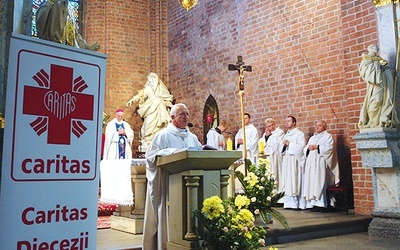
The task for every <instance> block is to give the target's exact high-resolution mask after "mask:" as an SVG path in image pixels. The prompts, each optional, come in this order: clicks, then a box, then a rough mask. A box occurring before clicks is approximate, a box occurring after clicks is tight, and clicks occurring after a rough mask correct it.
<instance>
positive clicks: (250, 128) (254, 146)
mask: <svg viewBox="0 0 400 250" xmlns="http://www.w3.org/2000/svg"><path fill="white" fill-rule="evenodd" d="M245 131H246V151H247V158H248V159H250V160H251V161H254V157H255V156H256V155H257V154H258V139H259V135H258V130H257V128H256V127H255V126H254V125H253V124H249V125H246V126H245ZM240 138H241V139H243V130H242V129H239V131H238V132H237V134H236V136H235V143H236V145H238V139H240ZM243 149H244V146H243V144H240V145H239V147H238V148H237V150H241V151H243Z"/></svg>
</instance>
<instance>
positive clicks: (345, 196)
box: [327, 185, 353, 214]
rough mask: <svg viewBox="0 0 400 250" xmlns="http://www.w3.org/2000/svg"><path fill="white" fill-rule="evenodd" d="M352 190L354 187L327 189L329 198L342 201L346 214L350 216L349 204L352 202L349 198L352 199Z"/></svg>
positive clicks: (340, 186)
mask: <svg viewBox="0 0 400 250" xmlns="http://www.w3.org/2000/svg"><path fill="white" fill-rule="evenodd" d="M352 190H353V186H342V185H339V186H337V187H336V186H330V187H328V189H327V197H331V196H333V197H335V199H336V200H337V201H339V200H340V199H342V202H341V203H343V206H342V209H343V211H345V212H346V214H349V202H350V201H351V200H350V199H349V198H351V197H352V193H353V192H352ZM329 205H330V204H329Z"/></svg>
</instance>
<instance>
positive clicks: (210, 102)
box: [203, 95, 219, 142]
mask: <svg viewBox="0 0 400 250" xmlns="http://www.w3.org/2000/svg"><path fill="white" fill-rule="evenodd" d="M218 125H219V110H218V105H217V101H216V100H215V98H214V97H213V96H212V95H209V96H208V98H207V101H206V103H205V104H204V109H203V128H204V129H203V132H204V142H206V141H207V133H208V130H210V129H211V128H212V127H217V126H218Z"/></svg>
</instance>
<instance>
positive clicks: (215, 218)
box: [194, 195, 267, 250]
mask: <svg viewBox="0 0 400 250" xmlns="http://www.w3.org/2000/svg"><path fill="white" fill-rule="evenodd" d="M249 204H250V200H249V199H248V198H247V197H246V196H242V195H238V196H236V197H235V198H234V199H233V198H232V199H229V200H224V201H223V200H221V198H219V197H218V196H212V197H210V198H207V199H205V200H204V202H203V208H202V209H201V211H200V210H197V211H195V212H194V215H195V216H196V217H197V218H198V220H199V222H200V223H199V228H198V230H197V234H198V235H199V236H200V237H201V239H202V240H203V244H202V247H207V248H209V249H215V250H217V249H218V250H232V249H236V250H239V249H248V250H252V249H259V248H260V247H262V246H264V245H265V237H266V234H267V232H266V231H265V229H264V228H263V227H258V226H255V225H254V215H253V213H252V212H251V211H250V210H248V209H247V207H248V205H249Z"/></svg>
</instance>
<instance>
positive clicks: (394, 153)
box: [354, 128, 400, 238]
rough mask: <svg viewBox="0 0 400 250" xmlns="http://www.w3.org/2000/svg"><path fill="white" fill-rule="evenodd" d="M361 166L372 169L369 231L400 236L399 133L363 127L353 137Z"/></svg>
mask: <svg viewBox="0 0 400 250" xmlns="http://www.w3.org/2000/svg"><path fill="white" fill-rule="evenodd" d="M354 140H355V142H356V146H357V149H359V150H360V152H361V159H362V166H363V167H368V168H371V169H372V184H373V191H374V211H373V212H372V216H373V219H372V221H371V223H370V225H369V228H368V233H369V234H370V235H373V236H382V237H387V238H400V210H399V207H400V147H399V140H400V132H399V131H396V130H395V129H394V130H393V129H392V130H390V129H384V128H375V129H368V130H362V131H361V133H359V134H356V135H355V136H354Z"/></svg>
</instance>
